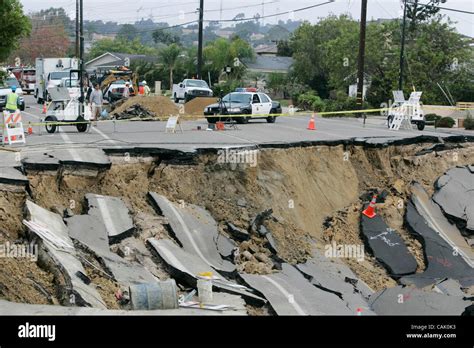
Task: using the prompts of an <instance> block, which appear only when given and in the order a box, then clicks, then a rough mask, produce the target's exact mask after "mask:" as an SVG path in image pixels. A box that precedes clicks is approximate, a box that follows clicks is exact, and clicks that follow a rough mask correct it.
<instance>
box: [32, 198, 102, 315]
mask: <svg viewBox="0 0 474 348" xmlns="http://www.w3.org/2000/svg"><path fill="white" fill-rule="evenodd" d="M26 209H27V212H28V215H29V218H30V220H31V222H33V223H35V224H38V225H40V226H42V227H44V228H47V229H48V236H49V240H48V239H45V238H44V237H42V236H39V235H38V237H39V238H40V239H41V240H42V243H43V245H44V248H45V250H46V253H42V252H40V254H39V259H40V260H42V262H44V264H50V263H51V262H52V263H53V264H54V265H52V266H51V268H52V269H53V270H52V272H53V273H55V272H59V273H60V275H61V276H62V277H64V279H65V281H66V285H65V286H64V285H60V286H61V287H64V289H63V292H64V298H66V299H69V300H70V299H74V303H73V304H74V305H80V306H84V305H85V306H92V307H96V308H106V305H105V303H104V301H103V300H102V298H101V296H100V295H99V293H98V292H97V290H96V289H95V288H93V287H92V286H89V285H86V284H85V283H84V282H83V281H82V280H81V278H79V277H78V276H77V274H85V275H86V274H87V273H86V271H85V269H84V268H83V266H82V263H81V262H80V260H79V259H78V256H77V253H76V251H75V249H74V245H73V243H72V240H71V238H70V237H69V233H68V228H67V227H66V225H65V224H64V222H63V220H62V218H61V216H59V215H58V214H55V213H52V212H50V211H48V210H46V209H44V208H42V207H40V206H38V205H36V204H35V203H33V202H31V201H29V200H27V201H26ZM35 234H36V233H35ZM56 243H57V244H56ZM57 245H65V246H68V248H67V250H64V249H58V247H57Z"/></svg>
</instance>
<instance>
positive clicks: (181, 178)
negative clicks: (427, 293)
mask: <svg viewBox="0 0 474 348" xmlns="http://www.w3.org/2000/svg"><path fill="white" fill-rule="evenodd" d="M137 98H148V97H137ZM154 98H156V97H154ZM431 145H433V144H429V143H427V144H422V145H420V144H417V145H403V146H388V147H385V148H377V149H375V148H364V147H362V146H352V145H338V146H309V147H299V148H288V149H264V150H259V152H258V158H257V165H256V166H250V165H247V164H237V165H235V164H226V163H219V161H217V154H215V153H201V154H199V155H198V156H197V157H196V159H195V161H194V162H195V163H189V162H180V161H175V162H170V161H166V160H164V159H163V158H160V156H159V155H157V156H152V157H148V158H143V159H140V160H139V159H133V158H132V160H126V158H124V157H122V156H112V166H111V168H110V169H109V170H106V171H101V172H98V173H97V174H96V175H90V176H81V175H80V174H75V173H74V172H68V173H65V172H61V171H59V172H31V173H27V174H28V175H27V176H28V179H29V181H30V184H29V192H31V199H32V200H33V201H34V202H35V203H36V204H38V205H40V206H42V207H44V208H46V209H49V210H52V211H56V212H64V210H66V209H69V210H70V212H71V213H73V214H84V213H86V204H85V200H84V196H85V195H86V194H87V193H95V194H101V195H110V196H116V197H121V198H122V200H123V201H124V202H125V204H126V205H127V207H128V209H129V210H130V214H131V216H132V218H133V221H134V223H135V225H136V226H137V232H136V235H135V237H136V240H135V242H136V241H137V240H138V241H139V242H143V241H144V240H145V239H146V238H147V237H155V238H157V239H160V238H170V236H169V235H168V232H167V231H166V229H165V228H164V227H163V226H164V225H165V224H166V221H164V220H163V219H161V218H157V214H156V212H155V211H154V209H153V208H152V206H151V205H150V203H149V201H148V198H147V195H148V192H149V191H152V192H156V193H158V194H162V195H164V196H166V197H167V198H168V199H169V200H170V201H173V202H180V201H183V202H186V203H191V204H195V205H198V206H201V207H203V208H205V209H207V210H208V211H209V212H210V213H211V215H212V216H213V218H214V219H215V220H216V221H217V222H218V224H219V226H220V228H221V229H222V230H223V231H225V232H226V233H227V235H229V236H232V234H230V233H228V230H227V224H228V223H232V224H233V225H234V226H235V227H237V228H239V229H242V230H243V231H246V232H247V233H249V234H250V235H249V237H248V238H244V239H242V240H236V239H235V238H234V241H235V242H236V244H237V247H238V250H239V255H238V256H237V257H236V258H235V259H236V260H235V261H236V264H237V268H238V269H239V270H241V271H245V272H248V273H260V274H269V273H272V272H275V271H276V270H278V267H279V262H280V261H284V262H288V263H291V264H296V263H302V262H304V261H305V260H307V259H308V258H309V257H310V256H311V248H312V246H313V245H314V243H316V244H318V245H323V246H324V245H326V244H328V243H330V242H332V241H336V243H339V244H344V243H346V244H362V240H361V238H360V233H359V227H358V225H359V217H360V210H361V204H362V200H361V195H362V194H363V193H367V192H374V191H378V192H381V191H382V190H386V191H387V193H388V194H387V196H386V197H385V201H384V202H383V203H378V204H377V208H376V209H377V212H378V213H379V214H381V215H382V216H383V217H384V219H385V221H386V222H387V224H388V225H389V226H390V227H392V228H394V229H396V230H397V231H398V232H399V233H400V235H401V236H402V238H403V239H404V241H405V242H406V243H407V245H408V248H409V250H410V252H411V253H412V254H413V255H414V257H415V259H416V260H417V263H418V265H419V269H418V270H417V272H418V271H422V270H424V268H425V265H424V263H423V251H422V247H421V245H420V244H419V242H417V241H416V240H414V239H413V237H411V236H410V235H408V234H407V233H406V231H405V230H404V229H403V216H404V213H405V210H404V209H405V206H404V204H406V201H407V197H408V194H409V192H408V191H409V186H410V183H411V182H412V181H414V180H416V181H418V182H420V183H421V184H422V185H423V187H424V188H425V189H426V190H427V191H428V192H429V193H430V194H432V193H433V183H434V182H435V181H436V179H437V178H438V177H439V176H441V175H442V174H443V173H444V172H445V171H447V170H448V169H449V168H451V167H454V166H456V165H466V164H471V165H472V164H473V163H474V147H473V146H472V145H470V144H462V145H460V147H459V148H456V149H450V150H447V151H431V152H430V151H428V152H426V153H423V154H421V155H417V154H419V153H420V151H422V150H423V149H425V148H427V147H429V146H431ZM28 195H29V193H27V192H26V191H25V192H16V193H12V192H11V191H8V190H0V202H1V205H0V207H1V208H0V209H1V212H2V214H0V229H1V230H2V231H3V236H4V238H5V240H8V241H14V240H16V239H17V238H18V237H19V236H23V226H22V224H21V219H22V218H23V206H24V201H25V199H26V197H28ZM400 201H401V202H402V205H401V208H400V207H399V202H400ZM269 208H271V209H272V214H271V217H269V218H268V219H265V220H264V221H263V223H262V226H264V227H265V229H266V230H268V231H269V233H271V236H272V237H273V239H274V242H275V244H276V245H277V252H276V254H275V253H274V252H272V250H271V248H270V247H269V239H268V238H267V237H266V236H265V235H261V234H257V233H250V226H251V223H252V220H253V218H254V217H255V216H256V215H257V214H259V213H261V212H262V211H264V210H265V209H269ZM142 244H143V243H142ZM145 251H146V250H145ZM234 256H235V255H234ZM142 261H143V260H142ZM343 261H344V262H345V263H346V264H348V266H349V267H350V268H351V269H352V270H353V271H354V272H355V273H356V275H357V276H359V277H360V278H361V280H363V281H364V282H365V283H367V284H368V285H369V286H370V287H371V288H372V289H374V290H380V289H383V288H386V287H393V286H395V285H396V282H395V280H393V279H392V278H391V277H390V276H389V275H388V274H387V273H386V271H385V269H384V268H382V266H381V265H379V264H378V263H377V261H376V260H375V259H374V258H373V257H371V256H370V255H368V254H366V257H365V260H364V261H363V262H358V261H357V260H355V259H350V258H347V259H343ZM0 262H2V265H3V268H2V270H3V271H2V272H3V275H2V276H1V277H2V278H0V296H1V297H2V298H6V299H11V300H13V301H15V300H16V301H21V302H27V303H46V302H49V301H54V293H55V289H54V281H53V279H52V276H51V275H50V274H49V273H47V272H45V271H43V270H42V269H41V268H40V267H38V266H37V265H36V263H31V265H29V266H28V267H33V268H31V272H32V273H33V274H34V276H35V277H38V279H39V280H38V279H37V280H38V282H40V283H41V284H42V287H43V288H45V289H46V290H47V292H48V293H51V294H53V295H52V299H51V300H48V299H47V298H46V297H44V296H43V297H41V296H40V295H38V294H40V293H41V292H38V291H37V290H34V289H35V288H34V287H33V286H30V287H28V286H26V285H24V286H18V285H17V283H18V282H17V280H14V279H10V278H11V277H7V276H4V274H12V273H14V272H17V273H18V272H19V273H18V274H21V275H23V274H24V273H21V272H20V271H19V270H22V272H26V270H27V269H28V268H27V267H23V265H22V262H23V261H19V260H17V259H9V260H7V261H5V259H0ZM152 262H154V263H156V264H158V265H159V267H158V268H157V270H155V271H156V272H155V273H156V274H158V275H159V276H161V275H163V273H164V269H166V267H164V266H163V265H162V264H160V262H161V261H160V260H158V259H156V258H154V259H153V260H152ZM9 263H11V264H9ZM147 263H148V264H149V260H148V261H147V262H143V264H144V265H146V264H147ZM87 270H88V272H89V269H87ZM90 271H91V272H90V273H91V274H92V276H91V278H92V279H93V282H94V283H97V285H99V287H98V290H99V291H100V293H101V295H102V297H103V298H104V299H105V301H106V302H107V304H108V306H110V307H111V308H113V307H114V305H116V304H114V299H113V297H112V296H113V294H112V292H113V290H114V287H113V285H112V284H101V282H103V279H99V278H98V277H96V276H95V275H94V274H95V273H94V271H93V270H90ZM99 273H100V272H99ZM35 279H36V278H35ZM15 282H16V283H15ZM5 289H6V290H5ZM22 289H29V290H28V291H27V290H24V291H23V290H22ZM103 289H105V292H102V290H103ZM30 291H31V292H30ZM40 297H41V298H40Z"/></svg>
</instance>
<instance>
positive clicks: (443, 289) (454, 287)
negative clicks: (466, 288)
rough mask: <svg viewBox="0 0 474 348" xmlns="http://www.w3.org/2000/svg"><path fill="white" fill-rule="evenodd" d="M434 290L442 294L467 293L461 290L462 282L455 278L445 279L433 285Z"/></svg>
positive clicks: (459, 294) (463, 294) (462, 294)
mask: <svg viewBox="0 0 474 348" xmlns="http://www.w3.org/2000/svg"><path fill="white" fill-rule="evenodd" d="M433 290H434V291H436V292H439V293H440V294H444V295H449V296H458V297H463V296H466V294H465V293H464V292H463V291H462V290H461V284H459V282H458V281H457V280H454V279H445V280H443V281H441V282H439V283H438V284H436V285H435V286H434V287H433Z"/></svg>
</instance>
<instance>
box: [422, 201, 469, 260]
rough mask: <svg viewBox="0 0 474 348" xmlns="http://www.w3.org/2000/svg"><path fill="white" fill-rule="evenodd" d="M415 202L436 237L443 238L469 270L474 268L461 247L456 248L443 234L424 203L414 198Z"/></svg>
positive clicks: (446, 235) (447, 236)
mask: <svg viewBox="0 0 474 348" xmlns="http://www.w3.org/2000/svg"><path fill="white" fill-rule="evenodd" d="M416 200H417V201H418V202H419V203H420V205H419V208H421V210H422V211H423V212H424V213H425V219H426V216H428V219H426V221H427V222H428V225H431V226H430V227H431V228H432V229H433V230H435V231H436V232H438V235H439V236H440V237H441V238H443V239H444V240H445V242H446V243H448V244H449V245H450V246H451V248H453V250H455V251H457V252H458V254H460V255H461V257H462V258H463V259H464V261H466V263H467V264H468V265H469V266H470V267H471V268H474V266H473V265H474V263H473V260H472V259H471V258H470V257H469V255H467V254H466V253H465V252H464V251H463V250H462V249H463V247H462V246H458V245H457V244H456V243H455V242H454V241H453V240H451V238H450V237H449V235H448V234H446V233H445V232H444V230H443V228H442V227H441V226H440V225H439V224H438V223H437V222H436V219H435V218H434V217H433V215H431V213H430V211H429V208H428V206H426V205H425V202H423V201H422V200H421V199H418V198H416ZM417 209H418V208H417ZM466 249H467V248H466Z"/></svg>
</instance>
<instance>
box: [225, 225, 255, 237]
mask: <svg viewBox="0 0 474 348" xmlns="http://www.w3.org/2000/svg"><path fill="white" fill-rule="evenodd" d="M227 231H228V232H229V234H230V235H232V237H234V239H236V240H238V241H240V242H243V241H245V240H248V239H250V235H249V233H248V232H247V231H246V230H244V229H243V228H239V227H237V226H235V225H234V224H232V223H230V222H227Z"/></svg>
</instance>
